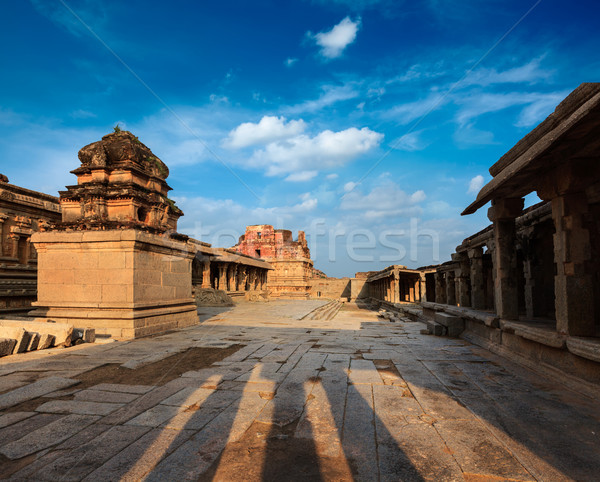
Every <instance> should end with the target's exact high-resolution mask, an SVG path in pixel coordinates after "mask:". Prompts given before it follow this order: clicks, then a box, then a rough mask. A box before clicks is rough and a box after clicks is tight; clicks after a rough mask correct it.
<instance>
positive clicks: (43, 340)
mask: <svg viewBox="0 0 600 482" xmlns="http://www.w3.org/2000/svg"><path fill="white" fill-rule="evenodd" d="M55 342H56V336H54V335H51V334H50V333H42V334H41V335H40V342H39V344H38V347H37V349H38V350H45V349H46V348H50V347H51V346H52V345H54V343H55Z"/></svg>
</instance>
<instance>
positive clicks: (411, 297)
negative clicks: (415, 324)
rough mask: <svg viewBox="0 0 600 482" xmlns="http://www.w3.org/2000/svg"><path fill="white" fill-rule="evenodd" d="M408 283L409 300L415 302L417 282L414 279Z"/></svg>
mask: <svg viewBox="0 0 600 482" xmlns="http://www.w3.org/2000/svg"><path fill="white" fill-rule="evenodd" d="M408 283H409V284H408V301H410V302H411V303H413V302H414V301H415V283H414V282H413V281H409V282H408Z"/></svg>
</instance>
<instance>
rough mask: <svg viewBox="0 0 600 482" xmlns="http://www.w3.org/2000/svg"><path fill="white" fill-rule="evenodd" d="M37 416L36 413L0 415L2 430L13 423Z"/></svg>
mask: <svg viewBox="0 0 600 482" xmlns="http://www.w3.org/2000/svg"><path fill="white" fill-rule="evenodd" d="M33 415H36V413H35V412H11V413H5V414H3V415H0V428H4V427H7V426H8V425H12V424H13V423H17V422H20V421H21V420H25V419H26V418H29V417H32V416H33Z"/></svg>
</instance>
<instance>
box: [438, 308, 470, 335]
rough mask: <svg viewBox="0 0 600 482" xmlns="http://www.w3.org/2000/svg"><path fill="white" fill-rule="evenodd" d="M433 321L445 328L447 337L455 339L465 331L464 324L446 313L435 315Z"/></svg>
mask: <svg viewBox="0 0 600 482" xmlns="http://www.w3.org/2000/svg"><path fill="white" fill-rule="evenodd" d="M435 321H436V323H439V324H440V325H443V326H445V327H446V334H447V335H448V336H449V337H452V338H454V337H457V336H458V335H460V334H461V333H462V332H463V330H464V329H465V322H464V321H463V320H462V319H461V318H459V317H458V316H453V315H449V314H448V313H439V312H438V313H436V314H435Z"/></svg>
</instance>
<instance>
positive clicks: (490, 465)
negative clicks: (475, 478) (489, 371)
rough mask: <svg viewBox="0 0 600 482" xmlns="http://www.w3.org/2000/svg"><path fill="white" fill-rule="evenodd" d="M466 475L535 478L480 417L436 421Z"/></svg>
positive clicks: (520, 478) (439, 430) (521, 478)
mask: <svg viewBox="0 0 600 482" xmlns="http://www.w3.org/2000/svg"><path fill="white" fill-rule="evenodd" d="M435 428H436V430H437V431H438V432H439V433H440V435H441V436H442V438H443V439H444V440H445V442H446V445H447V446H448V447H449V448H450V450H451V451H452V454H453V456H454V458H455V459H456V461H457V462H458V463H459V464H460V466H461V468H462V470H463V472H464V473H465V474H477V475H479V476H484V477H486V476H487V477H497V478H504V479H512V480H534V478H533V477H532V476H531V475H530V474H529V473H527V471H526V470H525V469H524V468H523V467H522V466H521V465H520V464H519V463H518V462H517V461H516V460H515V458H514V457H513V456H512V455H511V454H510V453H509V452H508V451H507V450H506V449H505V448H504V447H503V446H502V444H501V443H500V442H499V441H498V440H497V439H496V438H495V437H494V436H492V435H491V434H490V433H489V432H488V431H487V430H485V428H484V427H483V426H482V425H481V423H480V422H479V421H477V420H468V421H467V420H444V421H438V422H436V423H435Z"/></svg>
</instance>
